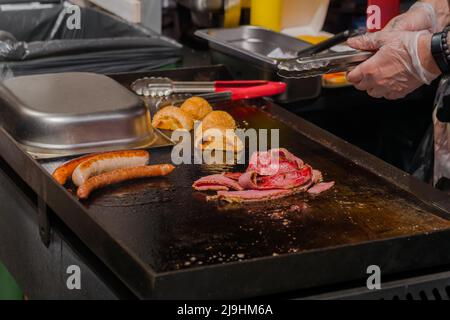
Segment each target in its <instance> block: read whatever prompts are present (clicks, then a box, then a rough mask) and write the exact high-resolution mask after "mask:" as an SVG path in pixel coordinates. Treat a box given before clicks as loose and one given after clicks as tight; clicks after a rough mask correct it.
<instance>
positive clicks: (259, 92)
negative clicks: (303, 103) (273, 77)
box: [214, 80, 286, 100]
mask: <svg viewBox="0 0 450 320" xmlns="http://www.w3.org/2000/svg"><path fill="white" fill-rule="evenodd" d="M214 85H215V92H227V91H228V92H231V96H232V98H231V99H232V100H241V99H253V98H260V97H266V96H274V95H278V94H282V93H284V92H285V91H286V83H284V82H272V81H265V80H244V81H216V82H214Z"/></svg>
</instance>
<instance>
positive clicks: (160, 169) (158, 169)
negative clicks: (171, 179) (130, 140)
mask: <svg viewBox="0 0 450 320" xmlns="http://www.w3.org/2000/svg"><path fill="white" fill-rule="evenodd" d="M174 169H175V167H174V166H173V165H171V164H159V165H153V166H142V167H134V168H122V169H117V170H114V171H110V172H107V173H103V174H100V175H98V176H95V177H92V178H90V179H88V180H87V181H86V183H84V184H83V185H82V186H80V187H79V188H78V191H77V196H78V198H80V199H87V198H88V197H89V195H90V194H91V193H92V192H93V191H95V190H97V189H100V188H104V187H106V186H109V185H112V184H116V183H121V182H124V181H128V180H132V179H139V178H148V177H157V176H165V175H168V174H169V173H171V172H172V171H173V170H174Z"/></svg>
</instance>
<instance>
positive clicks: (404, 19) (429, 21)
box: [383, 2, 442, 33]
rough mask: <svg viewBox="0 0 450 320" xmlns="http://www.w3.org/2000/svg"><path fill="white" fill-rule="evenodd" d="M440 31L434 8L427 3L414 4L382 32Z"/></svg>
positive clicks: (390, 22)
mask: <svg viewBox="0 0 450 320" xmlns="http://www.w3.org/2000/svg"><path fill="white" fill-rule="evenodd" d="M441 29H442V27H440V25H439V21H438V17H437V14H436V12H435V10H434V7H433V6H432V5H431V4H429V3H425V2H416V3H415V4H414V5H412V6H411V8H410V9H409V10H408V11H407V12H405V13H403V14H401V15H399V16H397V17H395V18H394V19H392V20H391V21H389V23H388V24H387V25H386V27H385V28H384V29H383V31H422V30H427V31H429V32H431V33H436V32H438V31H440V30H441Z"/></svg>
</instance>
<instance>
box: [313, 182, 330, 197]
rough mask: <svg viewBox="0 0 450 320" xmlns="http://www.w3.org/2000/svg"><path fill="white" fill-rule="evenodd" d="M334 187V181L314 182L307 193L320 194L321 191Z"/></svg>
mask: <svg viewBox="0 0 450 320" xmlns="http://www.w3.org/2000/svg"><path fill="white" fill-rule="evenodd" d="M333 187H334V181H332V182H321V183H318V184H316V185H315V186H313V187H312V188H311V189H309V190H308V193H309V194H314V195H317V194H320V193H322V192H325V191H327V190H330V189H331V188H333Z"/></svg>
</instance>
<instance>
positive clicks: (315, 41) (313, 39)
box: [297, 36, 330, 44]
mask: <svg viewBox="0 0 450 320" xmlns="http://www.w3.org/2000/svg"><path fill="white" fill-rule="evenodd" d="M297 38H299V39H300V40H303V41H305V42H308V43H311V44H318V43H321V42H322V41H325V40H327V39H329V38H330V37H329V36H298V37H297Z"/></svg>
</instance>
